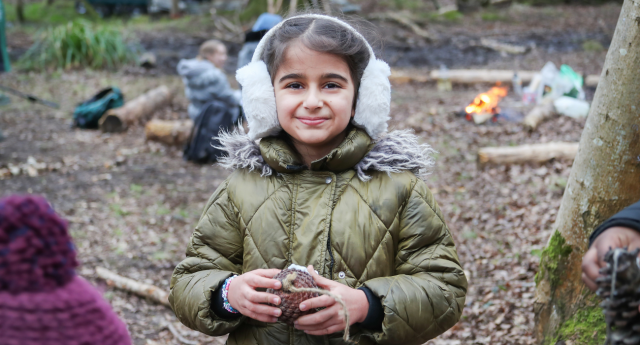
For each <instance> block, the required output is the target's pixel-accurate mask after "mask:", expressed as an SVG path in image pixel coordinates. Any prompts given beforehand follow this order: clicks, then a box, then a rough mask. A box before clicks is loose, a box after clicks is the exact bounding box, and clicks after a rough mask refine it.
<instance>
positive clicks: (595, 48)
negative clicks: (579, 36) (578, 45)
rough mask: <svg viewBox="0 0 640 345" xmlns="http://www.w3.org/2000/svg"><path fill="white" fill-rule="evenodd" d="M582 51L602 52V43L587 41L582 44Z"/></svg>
mask: <svg viewBox="0 0 640 345" xmlns="http://www.w3.org/2000/svg"><path fill="white" fill-rule="evenodd" d="M582 50H584V51H586V52H601V51H603V50H604V47H603V46H602V43H600V42H598V41H595V40H588V41H584V42H582Z"/></svg>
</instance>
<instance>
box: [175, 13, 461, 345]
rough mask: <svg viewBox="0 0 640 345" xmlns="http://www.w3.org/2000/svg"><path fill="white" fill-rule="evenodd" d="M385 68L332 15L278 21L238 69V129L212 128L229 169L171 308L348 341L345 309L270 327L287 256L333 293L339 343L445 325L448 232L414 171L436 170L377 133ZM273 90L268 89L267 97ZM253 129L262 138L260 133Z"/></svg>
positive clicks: (453, 298)
mask: <svg viewBox="0 0 640 345" xmlns="http://www.w3.org/2000/svg"><path fill="white" fill-rule="evenodd" d="M389 73H390V71H389V67H388V66H387V65H386V64H385V63H384V62H382V61H380V60H376V59H375V56H374V54H373V50H372V49H371V47H370V46H369V44H368V43H367V42H366V40H365V39H364V38H363V37H362V35H360V34H359V33H358V32H357V31H356V30H355V29H353V28H352V27H351V26H349V25H348V24H346V23H345V22H342V21H340V20H338V19H336V18H332V17H327V16H321V15H303V16H297V17H293V18H289V19H287V20H285V21H283V22H281V23H280V24H279V25H277V26H275V27H274V28H273V29H272V30H271V31H270V32H269V33H267V35H266V36H265V37H264V38H263V40H262V41H261V43H260V45H259V46H258V48H257V49H256V52H255V55H254V57H253V61H252V62H251V63H250V64H249V65H248V66H246V67H244V68H243V69H241V70H239V71H238V73H237V78H238V81H239V82H240V83H241V84H242V87H243V88H242V92H243V107H244V109H245V111H246V115H247V121H248V125H249V133H248V135H245V134H244V133H241V132H235V133H233V134H227V135H223V136H222V138H221V142H222V144H223V146H225V148H226V150H227V152H228V154H229V156H228V157H227V158H226V159H225V161H224V162H223V165H225V166H227V167H230V168H234V169H235V172H234V173H233V174H231V176H230V177H229V178H228V179H227V180H226V181H225V182H224V183H223V184H222V185H221V186H220V187H219V188H218V190H217V191H216V192H215V193H214V194H213V196H212V197H211V199H210V200H209V202H208V203H207V205H206V207H205V210H204V213H203V215H202V217H201V219H200V221H199V223H198V225H197V227H196V230H195V232H194V234H193V236H192V239H191V243H190V244H189V246H188V248H187V258H186V259H185V260H184V261H182V262H181V263H180V264H179V265H178V267H176V269H175V271H174V274H173V277H172V280H171V294H170V297H169V300H170V302H171V305H172V306H173V310H174V311H175V313H176V315H177V316H178V318H179V319H180V320H181V321H182V322H183V323H184V324H185V325H187V326H189V327H191V328H193V329H196V330H199V331H201V332H204V333H206V334H210V335H214V336H219V335H223V334H226V333H230V335H229V339H228V343H229V344H243V345H245V344H260V345H268V344H345V342H344V341H343V340H342V334H341V333H342V332H343V331H344V328H345V317H344V313H343V312H342V309H341V306H340V305H339V304H336V302H335V301H334V300H333V299H332V298H330V297H328V296H321V297H317V298H312V299H309V300H306V301H304V302H302V303H300V305H299V308H300V309H301V310H303V311H306V310H315V308H323V309H321V310H319V311H317V312H315V313H313V314H309V315H306V316H303V317H300V318H299V319H298V320H297V321H296V322H295V324H294V326H293V327H291V326H288V325H287V324H285V323H282V322H277V317H278V316H280V315H281V311H280V309H278V308H276V307H274V306H271V305H268V304H267V303H270V304H274V305H278V304H279V303H280V302H281V301H280V299H279V298H278V297H277V296H275V295H273V294H269V293H267V292H264V291H265V289H266V288H273V289H279V288H281V283H280V282H279V281H277V280H275V279H272V278H273V276H274V275H275V274H277V273H278V272H279V271H280V270H281V269H283V268H286V267H288V266H289V265H290V264H296V265H303V266H308V269H309V272H310V273H311V274H312V275H313V277H314V279H315V281H316V283H317V284H318V285H319V286H320V287H321V288H323V289H326V290H330V291H331V292H333V293H335V294H337V295H340V296H341V297H342V300H343V301H344V302H345V304H346V306H347V312H348V314H349V316H350V324H351V327H350V333H351V339H350V340H351V341H354V342H356V343H359V344H375V343H379V344H422V343H424V342H426V341H427V340H428V339H431V338H434V337H436V336H437V335H439V334H441V333H443V332H444V331H446V330H447V329H448V328H450V327H451V326H453V325H454V324H455V323H456V322H457V321H458V318H459V317H460V314H461V312H462V308H463V306H464V299H465V293H466V287H467V282H466V279H465V276H464V273H463V271H462V268H461V267H460V263H459V261H458V257H457V254H456V250H455V246H454V243H453V240H452V238H451V233H450V232H449V230H448V229H447V226H446V224H445V223H444V221H443V219H442V213H441V212H440V210H439V208H438V206H437V204H436V202H435V200H434V198H433V196H432V195H431V193H430V192H429V190H428V189H427V187H426V185H425V183H424V182H423V181H422V180H421V179H420V178H418V176H417V174H424V173H426V171H427V168H429V167H431V166H432V165H433V161H432V159H431V157H430V156H429V154H430V153H431V152H432V150H431V149H430V148H428V147H427V146H420V145H419V144H418V141H417V138H416V137H415V136H413V135H412V134H410V133H407V132H392V133H386V128H387V124H386V122H387V120H388V118H389V116H388V113H389V107H390V86H389V80H388V76H389ZM274 96H275V97H274ZM256 139H261V140H260V142H259V143H256V141H255V140H256Z"/></svg>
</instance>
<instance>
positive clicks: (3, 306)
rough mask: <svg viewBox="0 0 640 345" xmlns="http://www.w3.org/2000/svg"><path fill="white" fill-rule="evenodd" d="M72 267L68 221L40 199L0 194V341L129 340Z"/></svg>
mask: <svg viewBox="0 0 640 345" xmlns="http://www.w3.org/2000/svg"><path fill="white" fill-rule="evenodd" d="M76 266H78V262H77V261H76V253H75V248H74V246H73V243H72V240H71V237H70V236H69V233H68V232H67V224H66V222H65V221H64V220H62V219H61V218H60V217H59V216H58V215H57V214H56V213H55V212H54V211H53V209H52V208H51V206H49V204H48V203H47V201H46V200H45V199H44V198H42V197H36V196H11V197H8V198H5V199H0V344H2V345H14V344H15V345H36V344H37V345H58V344H60V345H62V344H65V345H85V344H86V345H89V344H92V345H130V344H131V339H130V337H129V333H128V332H127V328H126V326H125V324H124V323H123V322H122V321H121V320H120V319H119V318H118V316H117V315H116V314H115V313H114V312H113V310H112V309H111V306H110V305H109V304H108V303H107V302H106V301H105V300H104V299H103V298H102V296H101V294H100V292H98V291H97V290H96V289H95V288H94V287H93V286H91V284H89V283H88V282H87V281H86V280H84V279H82V278H81V277H78V276H77V275H76V274H75V267H76Z"/></svg>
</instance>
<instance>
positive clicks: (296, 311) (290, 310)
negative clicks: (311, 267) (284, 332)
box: [267, 268, 318, 325]
mask: <svg viewBox="0 0 640 345" xmlns="http://www.w3.org/2000/svg"><path fill="white" fill-rule="evenodd" d="M289 274H295V275H296V278H295V279H294V280H293V286H294V287H297V288H316V289H317V288H318V286H317V285H316V283H315V281H314V280H313V277H312V276H311V275H310V274H309V273H308V272H305V271H300V270H297V269H294V268H287V269H284V270H282V271H280V273H278V274H276V276H275V277H273V279H277V280H279V281H280V282H282V286H283V288H281V289H280V290H274V289H267V292H268V293H272V294H274V295H276V296H278V297H280V305H278V306H276V307H278V308H280V310H282V315H280V317H279V318H278V321H282V322H284V323H286V324H289V325H293V322H294V321H295V320H297V319H298V318H299V317H300V316H304V315H307V314H311V313H314V312H315V310H305V311H302V310H300V303H302V302H303V301H306V300H308V299H310V298H313V297H318V294H317V293H315V292H290V291H285V290H284V281H285V279H286V278H287V276H288V275H289Z"/></svg>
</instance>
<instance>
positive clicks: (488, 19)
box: [480, 11, 507, 22]
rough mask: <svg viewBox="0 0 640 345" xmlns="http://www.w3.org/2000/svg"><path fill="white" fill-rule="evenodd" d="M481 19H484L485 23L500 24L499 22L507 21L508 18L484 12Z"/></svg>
mask: <svg viewBox="0 0 640 345" xmlns="http://www.w3.org/2000/svg"><path fill="white" fill-rule="evenodd" d="M480 18H482V20H483V21H485V22H498V21H506V20H507V17H505V16H504V15H502V14H500V13H498V12H493V11H491V12H484V13H482V14H481V15H480Z"/></svg>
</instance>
